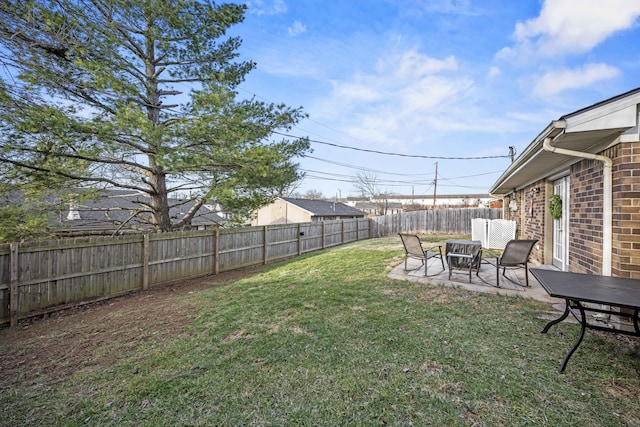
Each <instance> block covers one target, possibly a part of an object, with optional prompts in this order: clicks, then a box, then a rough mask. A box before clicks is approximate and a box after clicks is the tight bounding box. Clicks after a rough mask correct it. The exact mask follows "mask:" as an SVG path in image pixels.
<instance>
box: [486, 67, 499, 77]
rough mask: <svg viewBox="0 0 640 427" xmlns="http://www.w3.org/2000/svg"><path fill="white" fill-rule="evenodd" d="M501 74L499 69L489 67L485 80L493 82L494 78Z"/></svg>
mask: <svg viewBox="0 0 640 427" xmlns="http://www.w3.org/2000/svg"><path fill="white" fill-rule="evenodd" d="M501 74H502V70H500V68H498V67H491V68H489V72H488V73H487V78H488V79H489V80H493V79H495V78H498V77H500V75H501Z"/></svg>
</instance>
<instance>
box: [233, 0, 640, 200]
mask: <svg viewBox="0 0 640 427" xmlns="http://www.w3.org/2000/svg"><path fill="white" fill-rule="evenodd" d="M247 4H248V6H249V8H248V10H247V13H246V19H245V21H244V22H243V23H242V24H240V25H238V26H236V27H234V28H233V30H232V32H231V33H232V34H234V35H239V36H240V37H241V38H242V39H243V45H242V47H241V49H240V53H241V58H242V59H251V60H253V61H255V62H256V63H257V69H256V70H254V71H252V72H251V73H250V74H249V75H248V77H247V79H246V81H245V82H244V83H243V84H242V85H241V87H240V89H239V94H240V96H255V97H256V98H258V99H260V100H263V101H268V102H275V103H280V102H283V103H285V104H287V105H289V106H291V107H298V106H302V107H303V108H304V110H305V112H306V113H308V114H309V119H307V120H304V121H303V122H301V123H300V124H299V125H298V126H296V127H294V128H293V129H292V130H291V131H289V133H290V134H292V135H296V136H308V137H309V138H310V139H311V140H312V144H311V145H312V148H313V152H312V153H310V155H309V157H305V158H303V159H300V161H299V164H300V167H301V169H302V170H303V171H305V172H306V174H307V177H306V178H305V179H304V181H303V182H302V184H301V186H300V187H299V188H298V191H299V192H301V193H304V192H306V191H307V190H317V191H321V192H322V193H323V195H324V196H325V197H334V196H342V197H347V196H357V195H359V194H358V192H357V190H356V188H355V187H354V185H353V181H354V179H355V176H356V175H358V174H360V175H362V174H367V175H368V176H370V177H374V178H375V181H376V185H377V186H378V188H379V189H380V190H381V191H384V192H387V193H393V194H416V195H419V194H431V195H432V194H433V192H434V187H433V185H434V182H435V176H436V175H435V172H436V162H437V164H438V165H437V167H438V179H437V188H436V190H437V193H438V194H463V193H486V192H487V191H488V189H489V187H490V186H491V185H492V184H493V183H494V182H495V181H496V180H497V179H498V177H499V176H500V174H501V173H502V172H504V170H505V169H506V168H507V167H508V165H509V163H510V161H511V160H510V159H509V157H508V155H509V146H513V147H515V150H516V156H517V155H518V154H519V153H521V152H522V151H523V150H524V149H525V148H526V147H527V145H529V143H530V142H531V141H532V140H533V139H534V138H535V137H536V135H537V134H538V133H539V132H541V131H542V130H543V129H544V128H545V127H546V126H547V125H548V124H549V123H550V122H551V121H552V120H555V119H557V118H559V117H560V116H562V115H564V114H567V113H570V112H573V111H575V110H578V109H581V108H583V107H586V106H588V105H591V104H594V103H596V102H599V101H601V100H604V99H607V98H610V97H612V96H615V95H618V94H620V93H624V92H626V91H628V90H631V89H634V88H636V87H639V86H640V81H639V79H638V76H640V50H639V49H638V46H639V45H640V1H637V0H607V1H606V2H605V1H602V0H545V1H538V0H518V1H504V0H478V1H474V0H332V1H328V0H249V1H248V2H247ZM314 141H317V142H314ZM329 144H335V145H339V146H346V147H351V148H352V149H345V148H341V147H336V146H334V145H329ZM365 150H371V151H376V152H380V153H395V154H398V155H388V154H380V153H372V152H369V151H365ZM412 156H420V157H412ZM435 157H441V158H435ZM456 157H458V158H460V157H463V158H465V159H454V158H456ZM466 158H475V159H466Z"/></svg>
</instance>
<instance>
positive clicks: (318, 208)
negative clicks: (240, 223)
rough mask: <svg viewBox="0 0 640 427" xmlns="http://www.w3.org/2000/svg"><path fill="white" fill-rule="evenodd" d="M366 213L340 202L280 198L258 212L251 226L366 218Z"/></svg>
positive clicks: (254, 215)
mask: <svg viewBox="0 0 640 427" xmlns="http://www.w3.org/2000/svg"><path fill="white" fill-rule="evenodd" d="M364 216H365V213H364V212H362V211H361V210H359V209H356V208H354V207H351V206H348V205H345V204H344V203H340V202H329V201H325V200H310V199H294V198H290V197H279V198H277V199H276V200H275V201H274V202H273V203H271V204H269V205H266V206H263V207H261V208H260V209H258V210H256V211H255V212H254V213H253V215H252V218H251V225H272V224H295V223H300V222H313V221H330V220H336V219H352V218H364Z"/></svg>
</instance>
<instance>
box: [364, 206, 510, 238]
mask: <svg viewBox="0 0 640 427" xmlns="http://www.w3.org/2000/svg"><path fill="white" fill-rule="evenodd" d="M474 218H485V219H499V218H502V209H500V208H492V209H491V208H476V209H437V210H424V211H413V212H403V213H399V214H393V215H384V216H379V217H375V218H372V219H371V222H372V224H371V231H372V234H371V237H383V236H391V235H394V234H397V233H401V232H403V233H444V234H469V235H470V234H471V220H472V219H474Z"/></svg>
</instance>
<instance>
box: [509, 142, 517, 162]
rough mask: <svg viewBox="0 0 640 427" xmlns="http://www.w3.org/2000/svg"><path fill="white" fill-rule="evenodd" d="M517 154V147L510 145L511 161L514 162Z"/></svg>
mask: <svg viewBox="0 0 640 427" xmlns="http://www.w3.org/2000/svg"><path fill="white" fill-rule="evenodd" d="M515 156H516V147H513V146H512V147H509V157H511V163H513V160H514V158H515Z"/></svg>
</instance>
